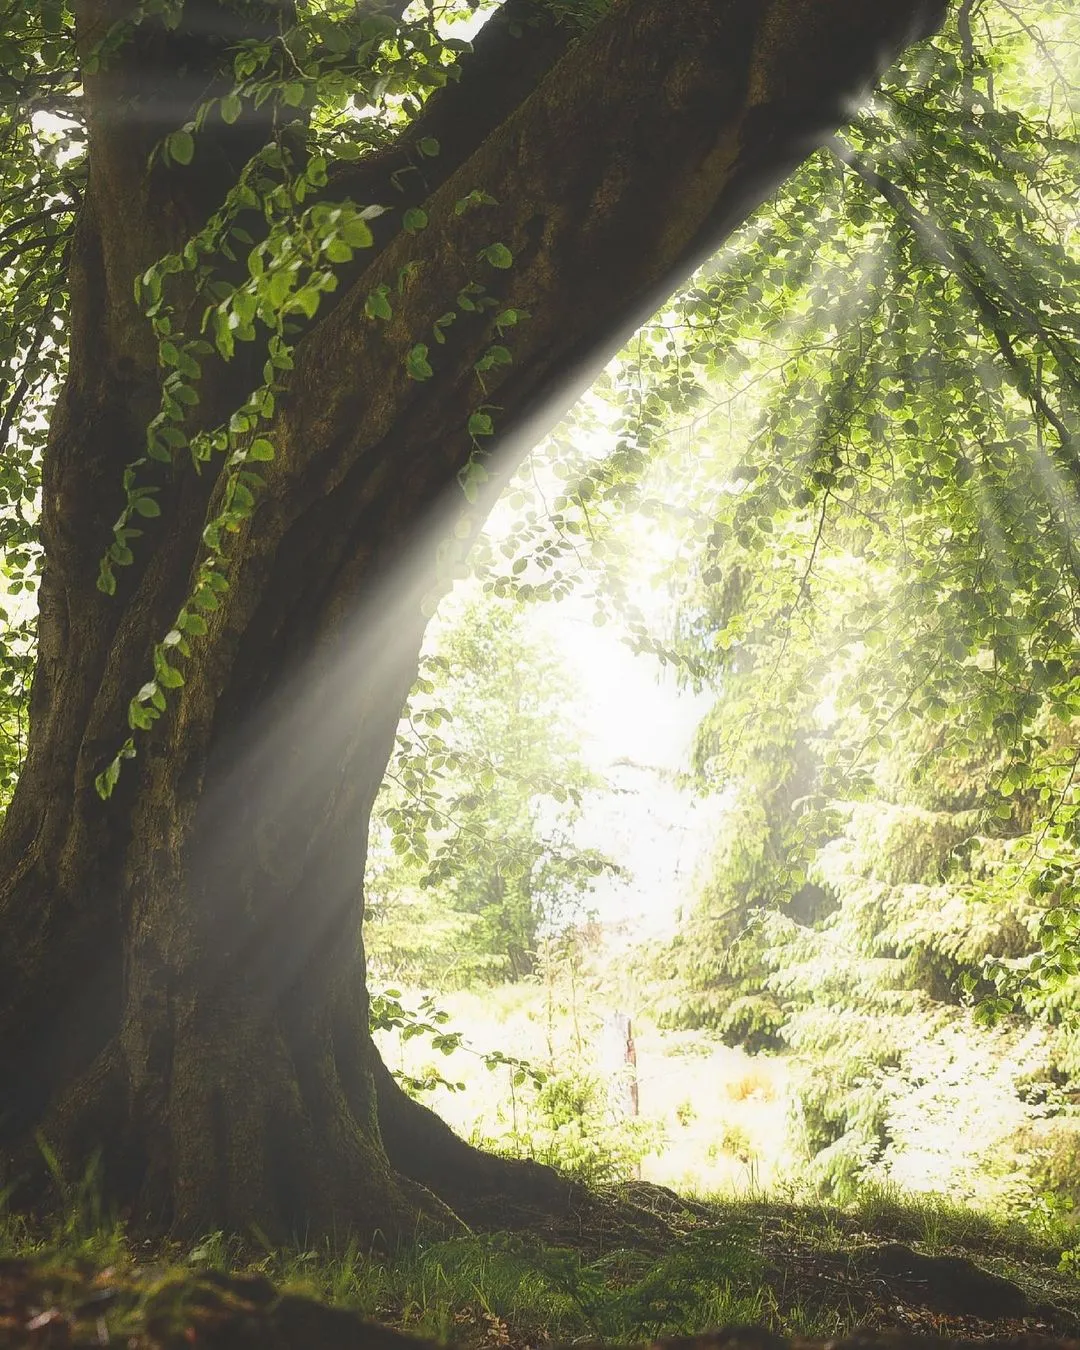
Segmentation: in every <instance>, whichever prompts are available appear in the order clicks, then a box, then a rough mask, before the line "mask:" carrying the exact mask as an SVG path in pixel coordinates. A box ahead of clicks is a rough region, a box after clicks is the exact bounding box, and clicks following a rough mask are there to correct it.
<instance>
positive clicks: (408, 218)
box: [401, 206, 428, 234]
mask: <svg viewBox="0 0 1080 1350" xmlns="http://www.w3.org/2000/svg"><path fill="white" fill-rule="evenodd" d="M427 224H428V213H427V212H426V211H424V210H422V209H421V208H420V207H419V206H410V207H409V209H408V210H407V211H406V212H405V215H404V216H403V217H402V221H401V227H402V229H403V230H404V231H405V233H406V234H419V232H420V231H421V230H426V229H427Z"/></svg>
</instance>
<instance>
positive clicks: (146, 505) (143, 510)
mask: <svg viewBox="0 0 1080 1350" xmlns="http://www.w3.org/2000/svg"><path fill="white" fill-rule="evenodd" d="M131 507H132V510H133V511H135V512H136V514H137V515H140V516H146V517H147V518H151V517H153V516H160V515H161V507H160V506H159V505H158V504H157V502H156V501H154V499H153V497H136V498H135V499H134V501H133V502H132V503H131Z"/></svg>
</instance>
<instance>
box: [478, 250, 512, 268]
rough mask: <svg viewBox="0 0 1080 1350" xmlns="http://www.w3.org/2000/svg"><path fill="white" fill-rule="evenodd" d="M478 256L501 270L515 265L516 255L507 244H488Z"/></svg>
mask: <svg viewBox="0 0 1080 1350" xmlns="http://www.w3.org/2000/svg"><path fill="white" fill-rule="evenodd" d="M476 256H477V258H478V259H480V260H481V261H483V262H486V263H490V264H491V266H492V267H497V268H499V269H500V270H505V269H506V268H508V267H513V265H514V255H513V254H512V253H511V252H510V250H509V249H508V248H507V247H506V245H505V244H488V245H487V247H486V248H482V249H481V250H480V252H479V253H478V254H477V255H476Z"/></svg>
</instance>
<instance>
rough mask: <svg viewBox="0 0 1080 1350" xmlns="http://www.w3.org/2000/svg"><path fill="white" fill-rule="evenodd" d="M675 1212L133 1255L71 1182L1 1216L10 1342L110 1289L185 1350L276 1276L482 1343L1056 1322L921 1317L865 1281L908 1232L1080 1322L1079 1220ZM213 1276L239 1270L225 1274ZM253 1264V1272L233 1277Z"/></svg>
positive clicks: (748, 1206)
mask: <svg viewBox="0 0 1080 1350" xmlns="http://www.w3.org/2000/svg"><path fill="white" fill-rule="evenodd" d="M634 1194H635V1195H636V1196H637V1197H638V1198H640V1197H641V1196H642V1194H643V1192H641V1191H640V1190H637V1191H635V1192H634ZM668 1220H669V1222H670V1241H669V1242H668V1243H667V1244H666V1246H665V1247H664V1248H663V1249H662V1250H658V1249H657V1245H656V1242H655V1236H652V1237H651V1239H650V1240H649V1241H648V1242H644V1241H638V1240H637V1235H636V1234H635V1232H634V1231H633V1230H632V1229H629V1228H628V1229H625V1230H624V1231H621V1232H620V1233H619V1235H618V1241H617V1242H616V1244H615V1245H613V1246H608V1247H606V1248H605V1249H603V1250H598V1249H597V1248H596V1247H595V1246H592V1247H587V1248H581V1249H578V1248H574V1247H569V1246H553V1245H550V1244H547V1243H544V1242H542V1241H539V1240H536V1239H534V1238H530V1237H527V1236H522V1235H508V1234H489V1235H474V1236H469V1237H463V1238H456V1239H453V1240H450V1241H444V1242H438V1243H432V1244H429V1245H425V1246H421V1245H417V1246H413V1247H410V1248H407V1249H404V1250H402V1251H401V1252H399V1253H398V1254H397V1255H396V1256H395V1257H393V1258H386V1257H381V1256H377V1255H374V1254H372V1253H369V1252H367V1251H364V1250H362V1249H361V1248H359V1247H358V1246H357V1245H356V1244H348V1245H346V1246H345V1247H344V1248H343V1249H341V1250H337V1251H333V1250H331V1249H329V1248H318V1249H305V1248H303V1247H300V1246H297V1247H293V1248H288V1249H268V1248H265V1247H260V1246H259V1245H258V1244H252V1243H250V1242H248V1243H243V1242H240V1241H238V1240H236V1239H230V1238H228V1237H226V1236H224V1235H222V1234H220V1233H215V1234H209V1235H207V1236H206V1237H205V1238H204V1239H203V1240H202V1241H200V1242H199V1243H197V1244H196V1245H195V1246H194V1247H192V1248H188V1249H182V1248H180V1247H177V1246H175V1245H174V1246H167V1245H166V1246H162V1247H160V1248H158V1249H155V1250H153V1251H147V1250H145V1249H135V1248H133V1247H132V1246H131V1245H130V1244H129V1243H128V1241H127V1240H126V1238H125V1235H124V1233H123V1230H122V1228H121V1227H120V1226H119V1225H116V1224H110V1223H108V1222H107V1221H105V1220H104V1219H103V1216H102V1211H101V1207H100V1205H98V1204H97V1203H96V1202H95V1201H94V1199H93V1188H92V1185H91V1183H90V1181H87V1182H86V1183H84V1185H83V1186H81V1187H78V1188H74V1189H73V1190H72V1191H69V1193H68V1207H67V1209H66V1211H65V1214H64V1216H63V1218H62V1219H61V1220H59V1221H57V1223H56V1224H55V1225H54V1226H53V1227H52V1228H51V1229H49V1230H48V1231H46V1232H41V1233H34V1232H32V1230H31V1229H30V1227H29V1226H28V1225H27V1223H26V1222H25V1221H24V1220H22V1219H20V1218H19V1217H18V1216H15V1215H13V1214H11V1213H10V1212H8V1211H4V1212H3V1213H2V1214H0V1256H4V1257H8V1258H10V1257H16V1256H30V1257H33V1258H34V1262H35V1264H34V1266H33V1267H32V1273H30V1274H25V1273H24V1274H21V1275H19V1277H18V1279H19V1280H22V1281H23V1284H21V1285H17V1286H12V1285H11V1283H10V1280H9V1281H8V1284H7V1285H5V1283H4V1279H5V1277H4V1276H3V1275H2V1271H3V1269H4V1268H3V1267H0V1345H3V1344H17V1343H19V1344H21V1343H22V1342H18V1341H16V1340H10V1341H5V1340H4V1331H3V1329H4V1325H5V1322H4V1315H5V1311H6V1310H7V1309H8V1308H9V1307H11V1306H15V1305H16V1304H18V1300H19V1298H22V1299H23V1303H22V1304H19V1306H23V1305H25V1307H27V1308H30V1307H39V1306H40V1305H41V1304H42V1303H43V1302H48V1301H50V1300H51V1302H52V1304H53V1305H54V1306H55V1307H56V1308H57V1309H59V1310H60V1312H58V1314H57V1315H58V1316H60V1315H62V1316H70V1317H72V1318H74V1317H76V1315H82V1314H81V1313H80V1312H79V1311H78V1310H80V1309H85V1308H87V1307H93V1306H96V1305H95V1304H94V1299H95V1298H101V1297H105V1296H106V1295H107V1297H108V1300H109V1301H108V1307H107V1310H106V1313H105V1314H104V1322H103V1325H104V1326H105V1330H106V1331H107V1332H109V1333H110V1334H113V1335H115V1336H116V1337H120V1336H127V1335H129V1334H133V1333H132V1328H134V1329H135V1331H137V1332H138V1334H139V1335H143V1336H144V1340H143V1341H142V1342H140V1344H144V1345H147V1346H156V1345H158V1344H161V1345H163V1346H164V1345H171V1344H173V1343H175V1335H174V1333H175V1327H176V1326H177V1325H179V1324H181V1323H183V1325H184V1326H187V1325H189V1324H190V1323H189V1320H188V1321H185V1319H191V1318H193V1317H194V1318H200V1317H211V1316H212V1317H215V1318H217V1319H218V1320H219V1322H220V1321H221V1319H228V1318H230V1317H237V1318H239V1317H241V1316H243V1317H244V1318H246V1319H247V1321H246V1322H245V1325H254V1322H253V1320H252V1319H253V1318H255V1317H256V1315H257V1314H258V1315H262V1313H260V1312H259V1309H260V1308H267V1307H271V1302H272V1301H271V1302H268V1300H271V1294H273V1291H272V1290H270V1285H269V1284H268V1283H267V1282H272V1284H273V1286H274V1288H275V1289H278V1290H282V1289H283V1290H286V1291H291V1292H292V1293H294V1294H303V1295H307V1296H310V1297H312V1298H315V1299H318V1300H321V1301H324V1302H326V1303H329V1304H332V1305H334V1306H336V1307H338V1308H344V1309H350V1310H353V1311H355V1312H357V1313H359V1314H361V1315H363V1316H364V1317H366V1318H373V1319H376V1320H378V1321H381V1322H384V1323H387V1324H389V1325H391V1326H394V1327H396V1328H399V1329H402V1330H405V1331H409V1332H413V1333H418V1334H421V1335H424V1336H427V1337H432V1338H435V1339H438V1340H441V1341H445V1342H450V1343H453V1344H455V1345H458V1346H462V1347H466V1348H467V1350H489V1348H490V1350H495V1348H496V1347H502V1346H508V1347H518V1346H536V1345H538V1344H542V1343H547V1342H563V1343H565V1342H573V1341H581V1340H588V1341H600V1342H606V1343H609V1344H617V1343H627V1342H640V1341H645V1340H652V1339H653V1338H655V1337H658V1336H665V1335H666V1336H671V1335H690V1334H694V1333H696V1332H699V1331H702V1330H705V1329H707V1328H711V1327H717V1326H724V1325H732V1324H740V1323H741V1324H746V1323H755V1324H758V1325H762V1326H766V1327H768V1328H770V1329H772V1330H775V1331H778V1332H781V1333H783V1334H786V1335H803V1336H815V1337H823V1338H831V1337H837V1336H842V1335H844V1334H846V1333H849V1332H851V1331H852V1330H854V1329H856V1328H872V1329H878V1328H883V1327H899V1328H900V1329H903V1330H917V1331H931V1332H937V1333H938V1334H955V1335H964V1336H968V1337H973V1336H974V1337H978V1336H985V1335H988V1334H990V1333H991V1332H997V1333H1001V1332H1003V1331H1004V1332H1010V1331H1011V1332H1013V1333H1020V1332H1022V1331H1030V1330H1035V1329H1039V1328H1040V1327H1041V1328H1042V1329H1045V1326H1044V1324H1043V1323H1040V1322H1039V1321H1038V1317H1035V1320H1034V1321H1031V1320H1030V1319H1029V1320H1028V1321H1025V1322H1016V1323H1013V1324H1010V1325H1008V1326H1005V1327H1002V1326H1001V1325H1000V1324H996V1325H994V1326H988V1324H986V1323H984V1322H981V1321H980V1319H979V1317H978V1315H977V1309H975V1310H973V1311H972V1315H971V1316H963V1317H956V1316H951V1317H943V1316H940V1315H938V1314H934V1313H932V1312H928V1311H927V1310H926V1309H925V1308H919V1307H916V1306H911V1307H909V1308H907V1309H906V1310H905V1308H904V1306H903V1304H904V1299H905V1298H909V1296H910V1291H908V1293H904V1292H903V1291H901V1292H899V1293H898V1292H897V1290H896V1289H891V1288H888V1287H881V1288H879V1287H878V1284H879V1283H880V1282H877V1283H875V1282H874V1281H868V1280H867V1279H866V1278H865V1276H863V1275H860V1274H859V1273H858V1269H857V1262H856V1261H855V1260H854V1259H853V1258H854V1257H855V1255H856V1254H857V1253H860V1252H865V1251H866V1250H867V1249H869V1248H871V1247H872V1246H873V1245H874V1244H882V1243H895V1242H902V1243H904V1244H906V1245H910V1246H912V1247H913V1248H916V1249H919V1250H921V1251H923V1252H925V1253H927V1254H931V1255H932V1254H935V1253H949V1254H952V1255H963V1256H967V1257H970V1258H971V1259H973V1260H974V1261H975V1262H976V1263H977V1264H979V1265H980V1266H981V1267H982V1268H983V1269H986V1270H992V1271H994V1272H996V1273H998V1274H1002V1275H1005V1276H1007V1277H1008V1278H1010V1279H1011V1280H1013V1281H1014V1282H1016V1283H1017V1284H1019V1285H1020V1286H1021V1288H1023V1289H1024V1290H1025V1292H1027V1293H1028V1294H1029V1296H1030V1297H1031V1298H1032V1300H1033V1302H1035V1303H1038V1304H1047V1303H1052V1304H1054V1305H1056V1307H1057V1308H1058V1309H1060V1310H1062V1313H1063V1314H1064V1315H1067V1316H1071V1317H1076V1318H1080V1282H1078V1281H1077V1279H1076V1278H1075V1276H1074V1275H1073V1274H1072V1273H1071V1271H1070V1270H1068V1269H1065V1270H1062V1269H1060V1268H1059V1267H1060V1260H1061V1255H1062V1251H1063V1250H1068V1242H1069V1240H1070V1234H1069V1231H1068V1230H1067V1229H1066V1228H1064V1227H1061V1228H1060V1230H1059V1231H1058V1232H1057V1233H1056V1234H1051V1233H1050V1232H1049V1231H1042V1232H1036V1233H1033V1232H1032V1231H1030V1230H1028V1229H1025V1228H1024V1227H1023V1226H1021V1225H1019V1224H1018V1223H1016V1222H1015V1221H1013V1222H1006V1221H1001V1220H997V1219H994V1218H992V1217H990V1216H987V1215H985V1214H980V1213H978V1212H976V1211H972V1210H969V1209H965V1208H963V1207H961V1206H957V1205H950V1204H948V1203H943V1202H940V1201H935V1200H933V1199H931V1198H928V1197H925V1196H919V1197H911V1196H904V1195H902V1194H900V1193H898V1192H896V1191H890V1190H868V1191H866V1192H864V1194H863V1195H862V1197H861V1198H860V1200H859V1201H858V1202H857V1203H855V1204H854V1205H851V1206H848V1207H845V1208H842V1209H841V1208H834V1207H830V1206H827V1205H823V1204H820V1203H806V1202H803V1203H799V1202H796V1201H795V1200H793V1199H790V1198H789V1199H783V1198H776V1197H764V1196H759V1197H757V1198H755V1199H750V1200H747V1199H731V1198H729V1199H726V1200H723V1201H713V1202H709V1203H705V1204H700V1205H697V1206H695V1207H694V1209H693V1212H692V1213H691V1212H684V1213H682V1214H676V1217H675V1218H674V1219H672V1218H671V1214H670V1213H668ZM1052 1238H1053V1239H1054V1240H1051V1239H1052ZM207 1272H220V1273H221V1278H219V1279H218V1282H217V1283H216V1284H215V1283H214V1278H215V1277H214V1276H213V1275H211V1274H208V1273H207ZM235 1273H240V1274H241V1275H243V1276H246V1277H248V1279H247V1282H246V1283H245V1282H244V1281H243V1280H241V1281H239V1282H238V1283H237V1282H233V1281H232V1279H231V1276H232V1274H235ZM226 1275H228V1276H229V1278H228V1279H226V1278H224V1277H225V1276H226ZM34 1280H37V1281H38V1283H39V1284H40V1288H39V1289H38V1290H37V1292H36V1293H34V1294H33V1297H31V1296H30V1295H29V1294H26V1289H25V1287H24V1286H25V1283H26V1281H31V1282H33V1281H34ZM50 1281H51V1283H50ZM80 1282H81V1283H80ZM103 1282H104V1284H103ZM13 1288H14V1289H15V1292H14V1293H12V1289H13ZM103 1289H104V1291H105V1292H104V1294H103V1293H102V1290H103ZM20 1290H21V1291H22V1292H21V1293H20V1292H19V1291H20ZM252 1290H254V1291H255V1293H252V1292H251V1291H252ZM268 1290H269V1291H270V1292H269V1293H268V1292H267V1291H268ZM274 1297H275V1298H276V1295H274ZM35 1299H36V1301H34V1300H35ZM252 1299H254V1302H252ZM260 1300H261V1302H260ZM293 1305H295V1308H304V1309H307V1310H309V1311H310V1310H311V1309H313V1308H314V1306H315V1305H314V1304H309V1303H306V1302H304V1301H303V1300H294V1301H293ZM293 1305H290V1306H293ZM272 1306H273V1307H276V1306H278V1305H277V1304H272ZM282 1306H284V1304H282ZM266 1315H267V1316H269V1315H270V1313H266ZM1039 1316H1045V1314H1044V1313H1041V1314H1039ZM155 1319H156V1320H155ZM150 1323H153V1325H154V1326H157V1327H159V1328H160V1327H171V1328H172V1330H171V1331H169V1333H168V1336H166V1335H165V1333H164V1332H162V1336H163V1337H164V1339H161V1340H160V1341H157V1340H155V1339H154V1337H153V1336H150V1338H149V1339H145V1337H146V1335H147V1331H146V1328H147V1326H149V1325H150ZM308 1334H309V1336H313V1337H314V1339H311V1340H310V1341H309V1343H310V1344H319V1343H320V1341H319V1339H318V1335H319V1333H317V1332H311V1331H310V1330H309V1333H308ZM169 1336H172V1337H173V1339H172V1340H170V1339H169ZM189 1339H190V1338H189ZM72 1343H73V1344H78V1343H81V1342H79V1341H78V1340H77V1339H76V1340H74V1341H73V1342H72ZM120 1343H124V1342H123V1340H121V1342H120ZM240 1343H241V1342H237V1344H240ZM243 1343H244V1344H246V1342H243ZM230 1344H231V1342H230ZM290 1344H291V1342H290Z"/></svg>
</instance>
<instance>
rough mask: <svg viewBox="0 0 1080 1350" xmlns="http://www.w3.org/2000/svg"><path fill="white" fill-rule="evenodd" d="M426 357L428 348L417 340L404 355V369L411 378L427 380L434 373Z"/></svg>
mask: <svg viewBox="0 0 1080 1350" xmlns="http://www.w3.org/2000/svg"><path fill="white" fill-rule="evenodd" d="M427 357H428V349H427V347H426V345H425V344H424V343H423V342H418V343H417V344H416V346H415V347H412V348H411V349H410V350H409V353H408V355H407V356H406V357H405V369H406V370H407V371H408V372H409V375H410V377H411V378H412V379H414V380H427V379H430V378H431V376H432V375H434V374H435V372H434V371H433V370H432V368H431V364H430V362H429V361H428V359H427Z"/></svg>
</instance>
